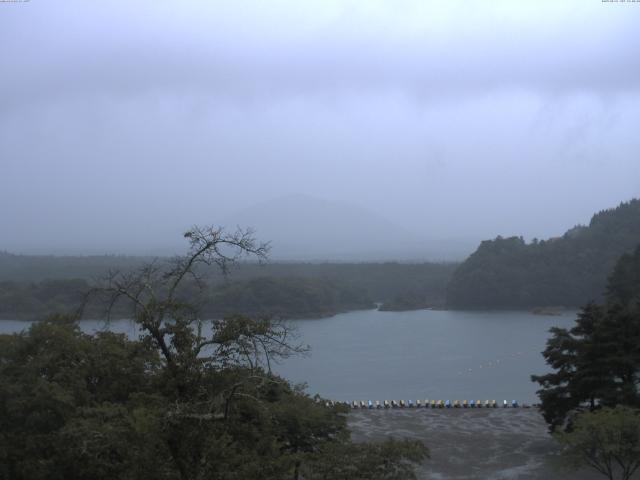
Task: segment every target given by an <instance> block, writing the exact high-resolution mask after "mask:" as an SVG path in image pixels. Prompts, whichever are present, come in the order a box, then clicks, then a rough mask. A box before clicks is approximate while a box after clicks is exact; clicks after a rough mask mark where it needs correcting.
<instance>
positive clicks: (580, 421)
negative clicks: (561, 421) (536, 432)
mask: <svg viewBox="0 0 640 480" xmlns="http://www.w3.org/2000/svg"><path fill="white" fill-rule="evenodd" d="M556 438H557V439H558V440H559V441H560V443H561V444H562V446H563V450H562V456H563V460H564V461H565V464H566V465H568V466H570V467H573V468H580V467H582V466H583V465H588V466H590V467H591V468H593V469H595V470H596V471H597V472H600V473H601V474H602V475H604V476H605V477H607V478H608V479H609V480H614V479H615V478H619V479H620V480H629V479H630V478H631V477H632V476H633V475H634V473H635V472H636V471H637V470H638V468H640V411H639V410H637V409H631V408H628V407H615V408H606V407H605V408H603V409H601V410H598V411H595V412H592V413H584V414H582V415H580V416H578V418H577V419H576V421H575V424H574V425H573V429H572V431H570V432H562V433H557V434H556Z"/></svg>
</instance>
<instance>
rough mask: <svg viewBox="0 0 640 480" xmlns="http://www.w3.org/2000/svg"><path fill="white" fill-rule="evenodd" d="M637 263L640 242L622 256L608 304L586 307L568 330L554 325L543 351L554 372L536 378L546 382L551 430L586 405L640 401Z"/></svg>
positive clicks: (542, 396) (542, 393) (639, 280)
mask: <svg viewBox="0 0 640 480" xmlns="http://www.w3.org/2000/svg"><path fill="white" fill-rule="evenodd" d="M638 266H640V247H638V248H636V250H635V251H634V253H633V254H632V255H623V256H622V257H621V258H620V260H619V261H618V264H617V265H616V267H615V269H614V270H613V274H612V275H611V277H610V279H609V287H608V290H607V303H606V304H605V305H596V304H594V303H590V304H588V305H587V306H585V307H583V308H582V310H581V312H580V313H579V315H578V318H577V320H576V324H575V326H574V327H573V328H571V329H570V330H567V329H564V328H553V329H551V334H552V336H551V338H550V339H549V340H548V342H547V347H546V349H545V351H544V352H543V355H544V357H545V359H546V360H547V363H548V364H549V365H550V366H551V367H552V368H553V370H554V371H553V372H552V373H549V374H546V375H540V376H535V375H534V376H533V377H532V380H534V381H537V382H538V383H540V385H541V387H542V388H541V390H540V391H539V392H538V394H539V396H540V399H541V401H542V411H543V414H544V417H545V419H546V420H547V422H548V423H549V425H550V426H551V428H552V429H553V428H556V427H558V426H561V425H564V424H566V422H567V420H570V419H571V416H572V414H573V413H575V412H579V411H581V410H584V409H588V410H590V411H593V410H595V409H597V408H600V407H601V406H615V405H628V406H640V393H639V392H638V383H639V382H640V296H638V292H640V271H639V270H638ZM569 427H570V424H569Z"/></svg>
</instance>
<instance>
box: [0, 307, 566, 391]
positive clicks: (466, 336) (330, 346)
mask: <svg viewBox="0 0 640 480" xmlns="http://www.w3.org/2000/svg"><path fill="white" fill-rule="evenodd" d="M574 319H575V312H567V313H565V314H564V315H562V316H550V317H547V316H540V315H533V314H531V313H527V312H470V311H436V310H418V311H411V312H379V311H376V310H367V311H357V312H350V313H345V314H340V315H336V316H334V317H330V318H323V319H318V320H293V321H291V324H293V325H295V326H296V328H297V332H298V335H299V341H300V342H301V343H304V344H308V345H310V346H311V353H310V355H309V356H308V357H296V358H292V359H288V360H286V361H285V362H283V363H282V364H280V365H277V366H275V368H274V369H275V370H276V371H277V372H278V373H280V374H281V375H283V376H284V377H286V378H288V379H290V380H292V381H293V382H307V384H308V391H309V393H311V394H314V393H320V394H321V395H322V396H323V397H326V398H331V399H334V400H347V401H351V400H369V399H371V400H384V399H389V400H391V399H396V400H399V399H405V400H409V399H412V400H415V399H417V398H420V399H425V398H429V399H443V400H444V399H451V400H454V399H460V400H462V399H472V398H473V399H476V400H478V399H482V400H485V399H496V400H502V399H507V400H512V399H516V400H519V401H521V402H529V403H532V402H535V401H537V398H536V395H535V392H536V390H537V384H534V383H532V382H531V381H530V379H529V376H530V375H531V374H532V373H536V374H539V373H544V372H546V371H548V367H547V366H546V364H545V362H544V359H543V358H542V355H541V354H540V352H541V351H542V350H543V349H544V347H545V342H546V340H547V338H548V336H549V334H548V330H549V328H551V327H552V326H561V327H570V326H571V325H572V324H573V322H574ZM27 326H28V324H27V323H25V322H14V321H0V333H9V332H15V331H20V330H22V329H23V328H26V327H27ZM82 328H83V330H85V331H87V332H93V331H95V330H97V329H100V328H104V323H103V322H99V321H86V322H83V323H82ZM110 328H111V329H112V330H114V331H118V332H124V333H128V334H129V335H131V336H136V331H135V327H134V326H133V325H132V324H131V322H129V321H125V320H120V321H114V322H112V323H111V325H110Z"/></svg>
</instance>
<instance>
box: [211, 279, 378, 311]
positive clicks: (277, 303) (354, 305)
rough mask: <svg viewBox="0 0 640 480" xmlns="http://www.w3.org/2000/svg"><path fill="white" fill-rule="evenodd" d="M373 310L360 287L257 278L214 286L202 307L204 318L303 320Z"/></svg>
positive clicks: (306, 280) (328, 281) (310, 281)
mask: <svg viewBox="0 0 640 480" xmlns="http://www.w3.org/2000/svg"><path fill="white" fill-rule="evenodd" d="M367 308H373V301H372V300H371V297H370V296H369V295H368V294H367V293H366V292H365V291H364V289H362V288H357V287H353V286H351V285H348V284H344V283H338V282H334V281H331V280H325V281H321V280H319V279H315V278H299V277H298V278H296V277H289V278H273V277H258V278H253V279H250V280H246V281H239V282H230V283H228V284H224V285H218V287H217V288H216V289H215V290H214V291H213V294H212V296H211V301H210V302H208V303H207V304H206V305H205V306H204V310H203V314H204V315H207V316H217V317H219V316H225V315H229V314H231V313H243V314H246V315H268V316H276V317H280V318H288V317H295V318H304V317H321V316H325V315H332V314H334V313H337V312H341V311H348V310H358V309H367Z"/></svg>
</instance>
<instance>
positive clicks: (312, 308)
mask: <svg viewBox="0 0 640 480" xmlns="http://www.w3.org/2000/svg"><path fill="white" fill-rule="evenodd" d="M125 259H126V257H26V256H19V255H9V254H0V267H1V268H0V278H10V277H8V275H11V274H13V273H15V274H16V280H8V279H7V280H3V281H0V319H34V318H42V317H43V316H45V315H46V314H47V313H48V312H52V311H55V312H67V313H71V312H73V311H75V309H76V308H77V307H78V306H79V305H80V303H81V301H82V298H83V295H82V294H83V293H84V292H86V291H88V290H89V289H90V287H91V285H92V284H93V283H94V282H93V279H95V278H100V277H103V276H104V275H105V274H106V272H107V271H108V270H109V268H111V267H113V269H116V270H118V266H121V267H122V268H120V269H119V271H123V272H126V271H129V270H131V269H132V268H137V267H140V266H141V265H143V264H144V262H143V260H144V259H142V258H129V259H128V260H130V262H129V263H127V261H125ZM21 268H22V270H21ZM454 268H455V265H453V264H437V263H424V264H401V263H380V264H375V263H371V264H331V263H325V264H311V263H291V264H282V263H281V264H278V263H269V264H266V265H263V266H260V265H258V264H256V263H242V264H240V265H238V266H237V268H234V269H233V271H232V272H230V276H229V277H228V278H224V277H223V276H222V275H220V273H219V272H217V271H216V270H215V269H212V268H210V267H208V266H206V265H204V266H200V271H201V275H202V276H203V277H205V278H206V279H207V281H208V283H209V286H208V287H207V294H206V295H204V296H202V295H200V293H201V292H200V290H199V288H198V287H197V286H193V285H192V286H191V289H190V292H191V297H190V301H192V302H196V301H197V302H198V304H199V307H200V311H201V313H202V315H204V316H207V317H210V318H214V317H220V316H223V315H226V314H229V313H244V314H248V315H257V314H260V315H263V314H264V315H274V316H279V317H282V318H303V317H320V316H325V315H333V314H335V313H339V312H343V311H348V310H357V309H367V308H373V304H374V302H382V303H384V305H385V306H384V308H385V309H398V310H403V309H411V308H424V307H427V306H436V307H439V306H442V305H443V304H444V299H445V286H446V284H447V282H448V280H449V278H450V276H451V273H452V272H453V270H454ZM58 269H59V270H58ZM73 275H76V276H77V278H75V277H73ZM185 290H189V287H185ZM103 313H104V309H100V308H98V307H97V306H92V307H91V308H90V309H89V310H88V311H87V315H86V316H92V317H99V316H101V315H102V314H103ZM120 314H121V315H124V314H126V311H125V310H122V311H120Z"/></svg>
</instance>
